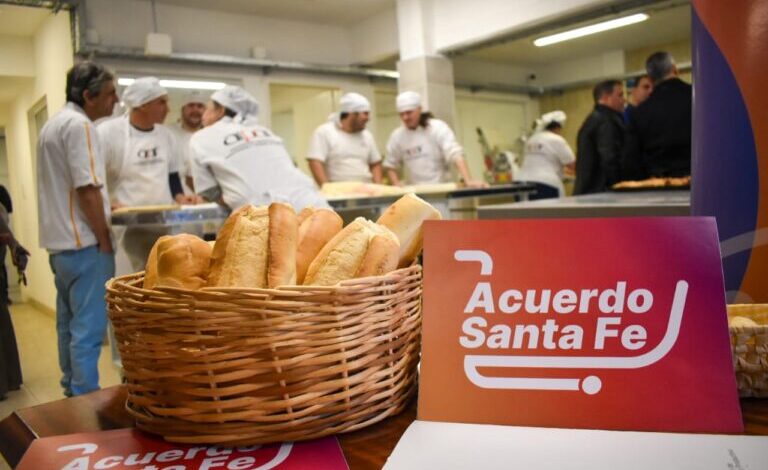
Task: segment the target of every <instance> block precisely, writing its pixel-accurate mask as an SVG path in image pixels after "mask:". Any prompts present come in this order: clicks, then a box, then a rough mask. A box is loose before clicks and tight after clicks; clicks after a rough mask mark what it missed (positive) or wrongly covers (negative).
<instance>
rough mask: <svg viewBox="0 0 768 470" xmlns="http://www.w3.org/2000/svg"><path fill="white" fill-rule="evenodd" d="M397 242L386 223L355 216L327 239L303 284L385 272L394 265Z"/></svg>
mask: <svg viewBox="0 0 768 470" xmlns="http://www.w3.org/2000/svg"><path fill="white" fill-rule="evenodd" d="M399 245H400V244H399V242H398V240H397V237H396V236H395V234H394V233H392V232H391V231H390V230H389V229H387V228H386V227H383V226H381V225H378V224H375V223H373V222H371V221H369V220H365V219H363V218H362V217H358V218H357V219H355V220H354V221H353V222H352V223H351V224H349V225H347V226H346V227H344V229H343V230H341V231H340V232H339V233H337V234H336V235H335V236H334V237H333V238H332V239H331V240H330V241H329V242H328V243H326V244H325V246H324V247H323V249H322V250H320V253H318V255H317V257H315V259H314V260H313V261H312V263H311V264H310V265H309V268H308V269H307V274H306V277H305V278H304V284H305V285H318V286H332V285H335V284H337V283H338V282H339V281H343V280H346V279H352V278H356V277H362V276H372V275H379V274H386V273H388V272H389V271H392V270H393V269H395V268H396V267H397V257H398V253H399V248H400V246H399Z"/></svg>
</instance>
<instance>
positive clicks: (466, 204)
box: [328, 182, 534, 223]
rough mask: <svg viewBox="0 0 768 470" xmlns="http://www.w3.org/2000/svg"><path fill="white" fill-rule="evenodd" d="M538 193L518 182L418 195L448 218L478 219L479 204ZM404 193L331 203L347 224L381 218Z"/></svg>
mask: <svg viewBox="0 0 768 470" xmlns="http://www.w3.org/2000/svg"><path fill="white" fill-rule="evenodd" d="M533 192H534V186H533V185H532V184H530V183H522V182H514V183H510V184H504V185H498V186H491V187H490V188H461V189H452V190H447V191H430V192H420V191H417V192H416V194H417V195H418V196H419V197H421V198H422V199H424V200H426V201H428V202H429V203H430V204H432V205H433V206H435V207H436V208H437V209H438V210H439V211H440V213H441V214H442V215H443V218H444V219H453V220H467V219H476V218H477V210H478V208H479V207H481V206H484V205H486V204H501V203H512V202H515V201H527V200H528V196H529V195H530V194H531V193H533ZM400 197H402V194H396V195H395V194H393V195H387V196H375V197H352V198H330V199H329V200H328V203H329V204H330V205H331V207H333V209H334V210H335V211H336V212H338V213H339V215H341V217H342V219H344V222H345V223H349V222H351V221H352V220H354V219H355V217H366V218H368V219H371V220H376V219H378V217H379V215H381V212H382V211H383V210H384V209H386V208H387V206H389V205H390V204H392V203H393V202H395V201H396V200H398V199H400Z"/></svg>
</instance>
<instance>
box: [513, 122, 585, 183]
mask: <svg viewBox="0 0 768 470" xmlns="http://www.w3.org/2000/svg"><path fill="white" fill-rule="evenodd" d="M574 161H576V157H575V156H574V155H573V150H571V147H569V146H568V142H566V140H565V139H564V138H563V137H561V136H559V135H557V134H555V133H554V132H549V131H541V132H537V133H535V134H533V135H532V136H531V137H530V138H529V139H528V141H527V142H526V143H525V159H524V160H523V167H522V168H521V169H520V173H519V174H518V175H517V176H516V177H515V179H516V180H520V181H533V182H537V183H543V184H547V185H549V186H552V187H554V188H557V189H558V190H559V191H560V195H561V196H562V195H563V194H564V193H565V187H564V186H563V167H564V166H565V165H568V164H570V163H573V162H574Z"/></svg>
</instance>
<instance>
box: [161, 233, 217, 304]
mask: <svg viewBox="0 0 768 470" xmlns="http://www.w3.org/2000/svg"><path fill="white" fill-rule="evenodd" d="M155 245H156V248H157V250H156V253H157V283H156V286H157V287H178V288H183V289H190V290H194V289H199V288H201V287H202V286H204V285H205V282H206V278H207V277H208V267H209V265H210V263H211V246H210V245H209V244H208V243H206V242H205V241H203V240H201V239H200V238H198V237H196V236H194V235H188V234H181V235H175V236H164V237H161V238H160V239H159V240H158V241H157V243H156V244H155ZM153 250H154V248H153Z"/></svg>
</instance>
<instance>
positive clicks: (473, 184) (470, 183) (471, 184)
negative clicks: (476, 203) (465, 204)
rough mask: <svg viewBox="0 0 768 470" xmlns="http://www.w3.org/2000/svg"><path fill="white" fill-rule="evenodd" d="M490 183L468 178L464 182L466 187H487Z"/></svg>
mask: <svg viewBox="0 0 768 470" xmlns="http://www.w3.org/2000/svg"><path fill="white" fill-rule="evenodd" d="M489 186H490V185H489V184H488V183H486V182H485V181H481V180H469V181H465V182H464V187H466V188H488V187H489Z"/></svg>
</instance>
